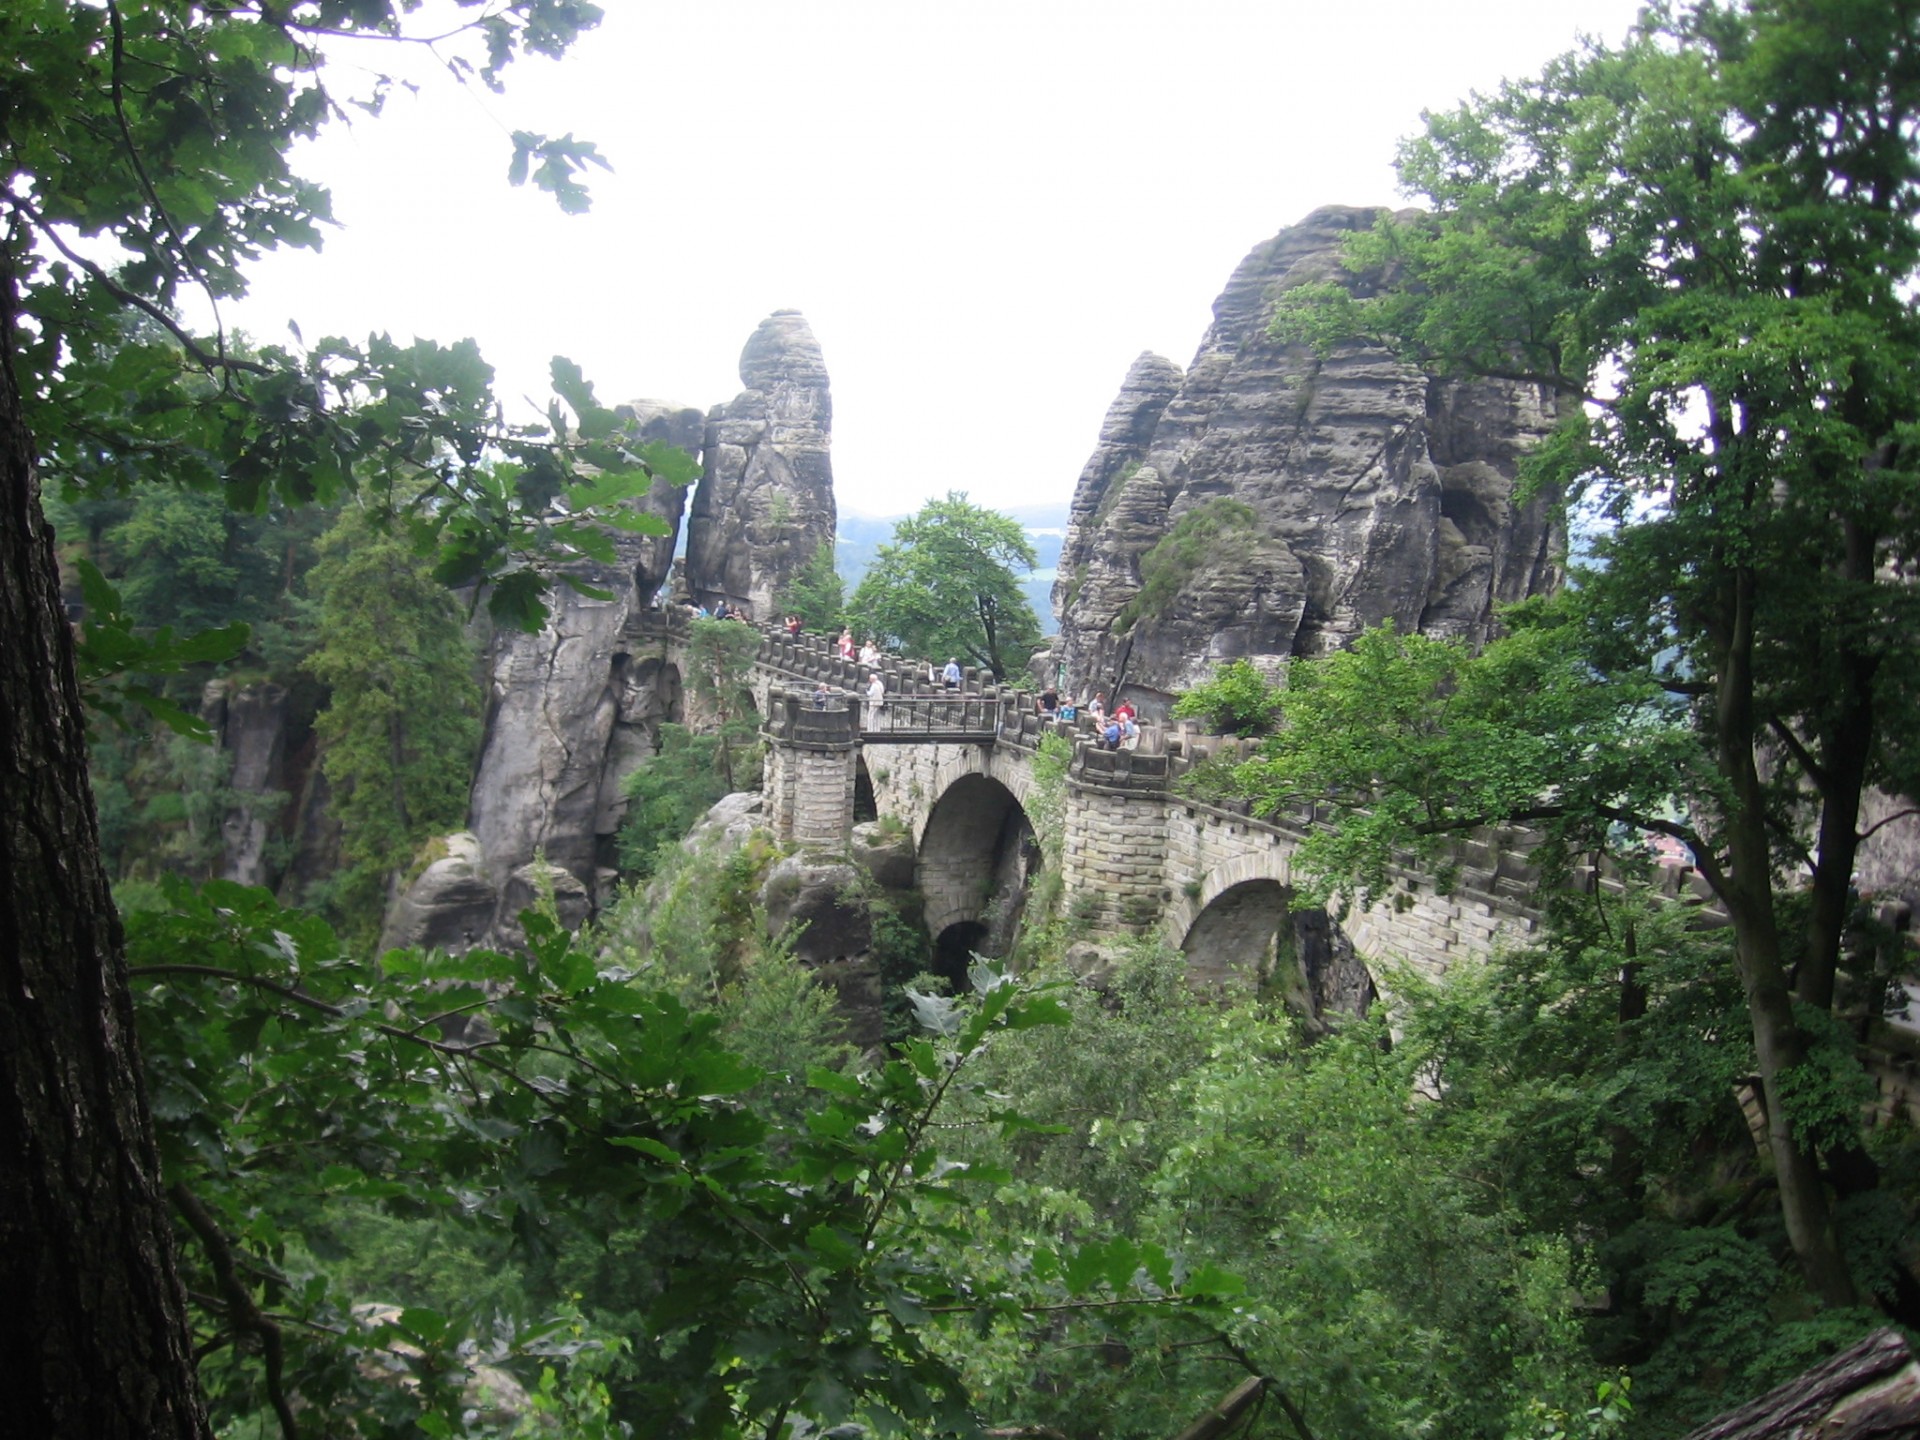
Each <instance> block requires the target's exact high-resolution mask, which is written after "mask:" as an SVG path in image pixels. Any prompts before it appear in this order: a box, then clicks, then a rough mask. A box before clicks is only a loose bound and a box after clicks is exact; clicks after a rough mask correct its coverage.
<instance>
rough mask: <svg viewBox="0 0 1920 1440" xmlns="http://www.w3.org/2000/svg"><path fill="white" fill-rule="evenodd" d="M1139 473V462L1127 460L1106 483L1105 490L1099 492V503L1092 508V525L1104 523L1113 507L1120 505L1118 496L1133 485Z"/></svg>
mask: <svg viewBox="0 0 1920 1440" xmlns="http://www.w3.org/2000/svg"><path fill="white" fill-rule="evenodd" d="M1139 473H1140V462H1139V461H1138V460H1129V461H1128V462H1127V463H1126V464H1125V465H1122V466H1121V467H1120V473H1119V474H1118V475H1116V476H1114V477H1113V479H1112V480H1110V481H1108V482H1107V488H1106V489H1105V490H1103V491H1101V492H1100V503H1099V504H1098V505H1096V506H1095V507H1094V511H1093V523H1094V524H1095V525H1100V524H1103V523H1105V521H1106V518H1107V516H1109V515H1111V514H1112V513H1113V507H1114V506H1115V505H1118V504H1119V503H1120V495H1121V492H1123V491H1124V490H1125V489H1126V488H1127V486H1129V485H1131V484H1132V483H1133V477H1134V476H1136V475H1138V474H1139Z"/></svg>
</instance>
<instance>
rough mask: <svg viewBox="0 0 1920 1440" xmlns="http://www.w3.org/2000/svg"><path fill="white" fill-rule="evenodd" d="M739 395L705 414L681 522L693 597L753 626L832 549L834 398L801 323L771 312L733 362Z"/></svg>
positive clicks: (789, 314)
mask: <svg viewBox="0 0 1920 1440" xmlns="http://www.w3.org/2000/svg"><path fill="white" fill-rule="evenodd" d="M740 383H741V384H742V385H744V386H745V387H746V389H744V390H743V391H741V393H740V394H739V395H737V396H735V397H734V398H733V399H732V400H731V401H730V402H728V403H727V404H725V405H717V406H715V407H714V409H713V410H712V411H711V412H710V413H709V414H708V416H707V430H706V440H705V445H704V447H703V448H704V464H703V466H702V470H701V475H700V485H699V488H698V489H697V490H695V492H694V496H693V509H692V512H691V513H690V514H689V516H688V519H687V583H688V587H689V588H690V589H691V590H692V592H693V595H694V598H695V599H696V600H699V601H703V602H705V603H707V604H712V603H713V602H714V601H716V600H722V599H724V600H727V601H728V602H729V603H737V602H740V601H745V602H746V603H747V604H749V605H751V606H752V607H753V614H754V617H755V618H756V619H766V618H768V617H769V616H770V615H771V614H772V612H773V606H774V603H775V597H776V596H777V595H778V594H779V592H780V591H781V590H782V589H783V588H784V587H785V585H786V583H787V582H788V581H789V580H790V579H791V578H792V577H793V575H794V574H795V572H797V571H798V570H799V569H800V568H801V566H803V565H805V564H806V563H807V561H808V560H809V559H810V558H811V557H812V555H813V553H814V551H815V550H817V549H818V548H819V547H820V546H822V545H830V544H831V543H832V542H833V532H834V525H835V520H836V516H835V511H834V502H833V462H832V459H831V457H830V455H829V453H828V452H829V447H830V446H831V444H832V429H833V399H832V396H831V394H830V392H829V390H828V385H827V367H826V362H825V360H824V359H822V357H821V354H820V344H819V342H818V341H817V340H815V339H814V338H813V331H812V330H811V329H810V328H809V327H808V325H807V322H806V319H805V317H803V316H802V315H801V314H800V312H799V311H797V310H776V311H775V312H774V313H773V314H771V315H769V316H768V317H767V318H766V319H765V320H763V321H761V322H760V326H759V328H758V329H756V330H755V331H754V332H753V336H752V338H751V339H749V340H748V341H747V346H746V349H745V350H743V351H742V352H741V355H740Z"/></svg>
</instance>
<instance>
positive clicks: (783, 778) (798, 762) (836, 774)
mask: <svg viewBox="0 0 1920 1440" xmlns="http://www.w3.org/2000/svg"><path fill="white" fill-rule="evenodd" d="M838 704H839V702H838V701H837V700H836V705H838ZM854 721H855V715H854V711H853V709H852V707H851V706H841V707H840V708H834V709H828V710H815V709H813V708H812V701H811V699H810V698H807V697H802V696H800V695H796V694H793V693H792V692H790V691H775V692H774V694H773V696H772V699H771V703H770V705H769V714H768V717H767V732H768V740H769V745H768V752H767V778H766V793H767V812H768V819H769V822H770V823H771V825H772V827H773V833H774V834H775V835H776V836H777V837H778V838H779V839H781V840H783V841H788V842H791V843H793V844H796V845H819V846H824V847H826V848H828V849H834V850H838V849H841V848H843V847H844V846H845V845H846V843H847V841H848V839H849V837H850V836H851V835H852V833H853V788H854V773H855V770H856V767H857V765H858V762H859V758H860V746H859V742H858V740H857V739H856V738H855V737H856V735H857V733H858V732H857V731H856V730H855V728H854Z"/></svg>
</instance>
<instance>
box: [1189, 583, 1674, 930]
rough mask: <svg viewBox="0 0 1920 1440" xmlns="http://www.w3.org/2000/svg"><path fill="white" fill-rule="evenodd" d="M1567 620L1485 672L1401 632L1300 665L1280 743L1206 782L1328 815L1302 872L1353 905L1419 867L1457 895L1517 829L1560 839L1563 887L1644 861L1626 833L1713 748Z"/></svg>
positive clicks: (1508, 642)
mask: <svg viewBox="0 0 1920 1440" xmlns="http://www.w3.org/2000/svg"><path fill="white" fill-rule="evenodd" d="M1567 609H1568V607H1567V606H1565V605H1563V604H1542V605H1539V606H1536V607H1534V608H1533V609H1531V610H1529V611H1526V612H1514V613H1513V614H1512V616H1511V619H1512V622H1513V624H1514V627H1515V628H1514V629H1513V631H1512V633H1510V634H1508V635H1507V636H1505V637H1503V638H1502V639H1500V640H1498V641H1496V642H1494V643H1493V644H1491V645H1489V646H1488V647H1487V649H1486V650H1485V652H1484V653H1482V654H1481V655H1480V656H1478V657H1475V656H1474V655H1473V654H1472V653H1471V652H1470V651H1469V650H1468V649H1467V648H1466V647H1465V646H1464V645H1462V644H1460V643H1458V642H1455V641H1444V640H1433V639H1429V638H1427V637H1426V636H1422V635H1400V634H1396V633H1395V632H1394V630H1393V628H1392V626H1391V624H1384V625H1382V626H1380V627H1379V628H1377V629H1374V630H1370V631H1368V632H1366V633H1365V634H1364V635H1362V636H1361V637H1360V638H1359V639H1358V640H1357V641H1356V642H1355V643H1354V645H1353V648H1352V649H1351V650H1348V651H1344V652H1341V653H1339V654H1336V655H1330V656H1326V657H1325V658H1323V659H1319V660H1312V661H1295V662H1294V663H1293V664H1292V665H1291V666H1290V668H1289V670H1288V673H1287V688H1286V689H1285V690H1283V691H1279V692H1277V693H1276V694H1275V695H1274V701H1275V703H1276V707H1277V710H1278V714H1279V717H1280V720H1281V722H1282V728H1281V729H1280V731H1279V732H1278V733H1277V734H1275V735H1273V736H1271V737H1269V739H1268V740H1267V741H1266V743H1265V744H1264V745H1263V746H1262V747H1261V750H1260V753H1259V754H1258V755H1257V756H1256V757H1255V758H1253V759H1252V760H1249V761H1246V762H1243V763H1241V764H1239V765H1237V766H1235V767H1233V768H1232V769H1231V771H1230V772H1229V773H1228V774H1227V775H1226V776H1225V777H1222V776H1221V775H1220V774H1219V773H1218V772H1211V773H1209V774H1207V775H1205V776H1203V777H1200V779H1199V781H1198V783H1199V784H1201V785H1202V786H1222V785H1224V787H1225V788H1226V789H1229V790H1231V791H1234V792H1236V793H1241V794H1246V795H1249V796H1252V797H1253V798H1254V799H1255V800H1256V801H1257V802H1258V804H1259V805H1260V806H1261V808H1262V809H1264V810H1266V811H1268V812H1269V813H1276V812H1279V811H1282V810H1285V809H1289V808H1292V807H1296V806H1299V805H1303V804H1306V803H1314V804H1318V805H1320V806H1322V807H1324V808H1325V810H1326V816H1325V819H1326V823H1324V824H1320V825H1316V826H1315V827H1314V829H1313V832H1312V833H1311V834H1310V835H1309V836H1308V838H1307V839H1306V841H1305V842H1304V843H1303V845H1302V847H1301V851H1300V857H1299V859H1298V860H1297V861H1296V864H1297V865H1298V866H1299V867H1300V869H1301V871H1302V873H1303V874H1305V875H1308V876H1312V877H1315V878H1314V879H1313V880H1312V882H1311V884H1310V886H1309V889H1310V891H1311V893H1313V894H1314V895H1315V896H1317V897H1319V898H1325V896H1326V895H1327V894H1329V893H1331V892H1334V891H1342V890H1344V891H1346V892H1347V893H1348V894H1350V895H1352V896H1355V897H1357V898H1358V899H1359V900H1361V902H1362V903H1372V902H1373V901H1375V900H1377V899H1378V898H1380V897H1381V896H1382V895H1384V894H1385V893H1386V891H1387V890H1388V889H1389V888H1390V887H1391V885H1392V884H1393V883H1394V867H1395V866H1396V865H1397V864H1398V863H1400V862H1401V861H1402V860H1403V859H1404V858H1406V857H1407V856H1409V855H1411V856H1412V857H1413V858H1415V859H1416V860H1418V861H1420V862H1422V863H1426V864H1430V865H1433V866H1435V867H1436V868H1438V869H1439V870H1440V872H1441V875H1442V879H1443V880H1444V879H1445V878H1446V874H1447V869H1448V864H1449V854H1450V847H1451V845H1452V843H1453V841H1454V840H1455V838H1456V837H1457V836H1459V835H1460V834H1461V833H1463V832H1465V831H1469V830H1471V829H1473V828H1474V827H1476V826H1479V825H1486V824H1496V823H1505V822H1511V821H1514V820H1528V821H1531V822H1533V823H1535V824H1537V825H1539V826H1542V827H1543V828H1544V829H1545V832H1546V833H1547V835H1548V837H1549V839H1550V841H1551V842H1552V843H1551V844H1550V845H1549V847H1548V849H1547V850H1546V851H1545V852H1543V853H1542V854H1541V856H1540V857H1539V858H1540V860H1541V861H1542V863H1545V864H1547V865H1548V866H1549V871H1550V872H1551V865H1552V862H1553V858H1554V854H1555V853H1556V852H1558V853H1560V854H1568V853H1576V852H1577V853H1590V852H1592V851H1594V850H1596V849H1598V850H1601V851H1618V852H1623V854H1624V856H1625V858H1629V859H1631V858H1632V857H1633V856H1635V855H1636V854H1638V853H1640V852H1639V851H1638V849H1637V846H1636V845H1634V844H1631V843H1630V844H1628V845H1627V846H1625V847H1621V846H1619V845H1618V844H1616V843H1615V840H1614V837H1613V836H1612V834H1611V829H1610V827H1611V826H1612V824H1613V822H1614V820H1615V819H1617V818H1619V817H1621V816H1642V817H1646V818H1647V819H1648V820H1650V821H1655V822H1658V821H1660V820H1661V819H1662V817H1664V815H1665V814H1666V813H1667V807H1668V804H1669V797H1670V796H1671V795H1672V794H1673V793H1674V789H1675V786H1676V782H1678V781H1681V780H1683V779H1684V778H1686V777H1688V775H1689V772H1692V773H1693V774H1695V775H1698V774H1699V772H1700V771H1701V769H1702V766H1701V765H1700V757H1699V752H1698V747H1697V746H1696V745H1695V743H1694V740H1693V737H1692V735H1691V733H1690V730H1689V728H1688V726H1687V724H1686V720H1685V717H1684V715H1682V714H1679V713H1676V711H1675V708H1674V707H1673V705H1672V704H1671V702H1669V701H1668V700H1667V699H1666V698H1665V697H1664V696H1663V694H1662V693H1661V692H1660V691H1659V689H1658V688H1657V687H1655V686H1653V685H1651V684H1648V683H1645V682H1641V683H1637V684H1636V683H1630V682H1627V681H1624V680H1621V681H1615V682H1612V683H1608V682H1606V681H1605V680H1603V678H1602V677H1600V676H1598V675H1596V674H1595V672H1594V671H1593V669H1592V667H1591V666H1590V665H1588V664H1587V663H1586V661H1585V660H1584V658H1583V657H1582V656H1581V654H1580V653H1579V650H1578V648H1577V646H1576V645H1575V644H1573V643H1572V642H1571V641H1570V639H1569V635H1570V630H1571V627H1570V625H1569V624H1568V623H1567V622H1566V621H1565V619H1564V618H1563V617H1564V615H1565V613H1566V611H1567ZM1570 757H1574V758H1575V763H1574V764H1572V765H1570V764H1569V763H1568V762H1569V758H1570ZM1699 783H1700V784H1702V785H1705V784H1708V783H1710V777H1705V778H1703V779H1702V780H1701V781H1700V782H1699Z"/></svg>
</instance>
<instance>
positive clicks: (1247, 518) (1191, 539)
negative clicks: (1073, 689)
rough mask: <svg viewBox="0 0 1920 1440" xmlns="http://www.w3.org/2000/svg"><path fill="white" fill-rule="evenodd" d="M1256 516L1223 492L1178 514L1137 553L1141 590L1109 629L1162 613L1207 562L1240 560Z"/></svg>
mask: <svg viewBox="0 0 1920 1440" xmlns="http://www.w3.org/2000/svg"><path fill="white" fill-rule="evenodd" d="M1258 518H1259V517H1257V516H1256V515H1255V514H1254V513H1253V510H1252V508H1251V507H1249V506H1247V505H1243V504H1242V503H1241V502H1240V501H1238V500H1234V499H1230V498H1229V497H1227V496H1225V495H1221V496H1217V497H1216V498H1214V499H1212V500H1209V501H1207V502H1206V503H1205V504H1204V505H1198V506H1195V507H1194V508H1193V509H1192V510H1189V511H1188V512H1187V513H1186V514H1184V515H1182V516H1181V517H1180V518H1179V520H1177V521H1176V522H1175V523H1174V527H1173V529H1171V530H1169V531H1168V532H1167V533H1166V534H1165V535H1163V536H1162V537H1161V538H1160V542H1159V543H1158V544H1157V545H1155V546H1154V547H1153V548H1152V549H1151V550H1149V551H1148V552H1147V553H1146V554H1145V555H1144V556H1143V557H1142V558H1141V560H1140V589H1139V590H1138V591H1137V592H1136V593H1135V595H1134V597H1133V598H1132V599H1131V600H1129V601H1128V602H1127V603H1126V604H1125V605H1124V606H1123V607H1122V608H1121V610H1120V613H1119V614H1118V615H1116V616H1114V617H1113V633H1114V634H1116V635H1125V634H1127V633H1128V632H1129V631H1131V630H1132V629H1133V627H1134V626H1135V625H1136V624H1138V623H1139V622H1140V621H1141V620H1147V619H1152V618H1154V617H1155V616H1158V615H1162V614H1164V613H1165V612H1166V608H1167V606H1169V605H1170V604H1172V603H1173V600H1174V597H1175V596H1177V595H1178V594H1179V593H1180V592H1181V591H1182V590H1183V589H1185V588H1186V585H1187V582H1188V581H1190V580H1192V579H1193V577H1194V576H1195V575H1197V574H1199V573H1200V570H1201V568H1202V567H1203V566H1205V565H1207V564H1208V563H1209V562H1212V563H1213V564H1215V565H1222V564H1225V565H1231V564H1234V563H1236V562H1238V561H1240V560H1243V559H1245V558H1246V555H1247V553H1248V552H1249V551H1251V549H1252V547H1253V533H1254V526H1255V525H1256V524H1257V523H1258Z"/></svg>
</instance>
